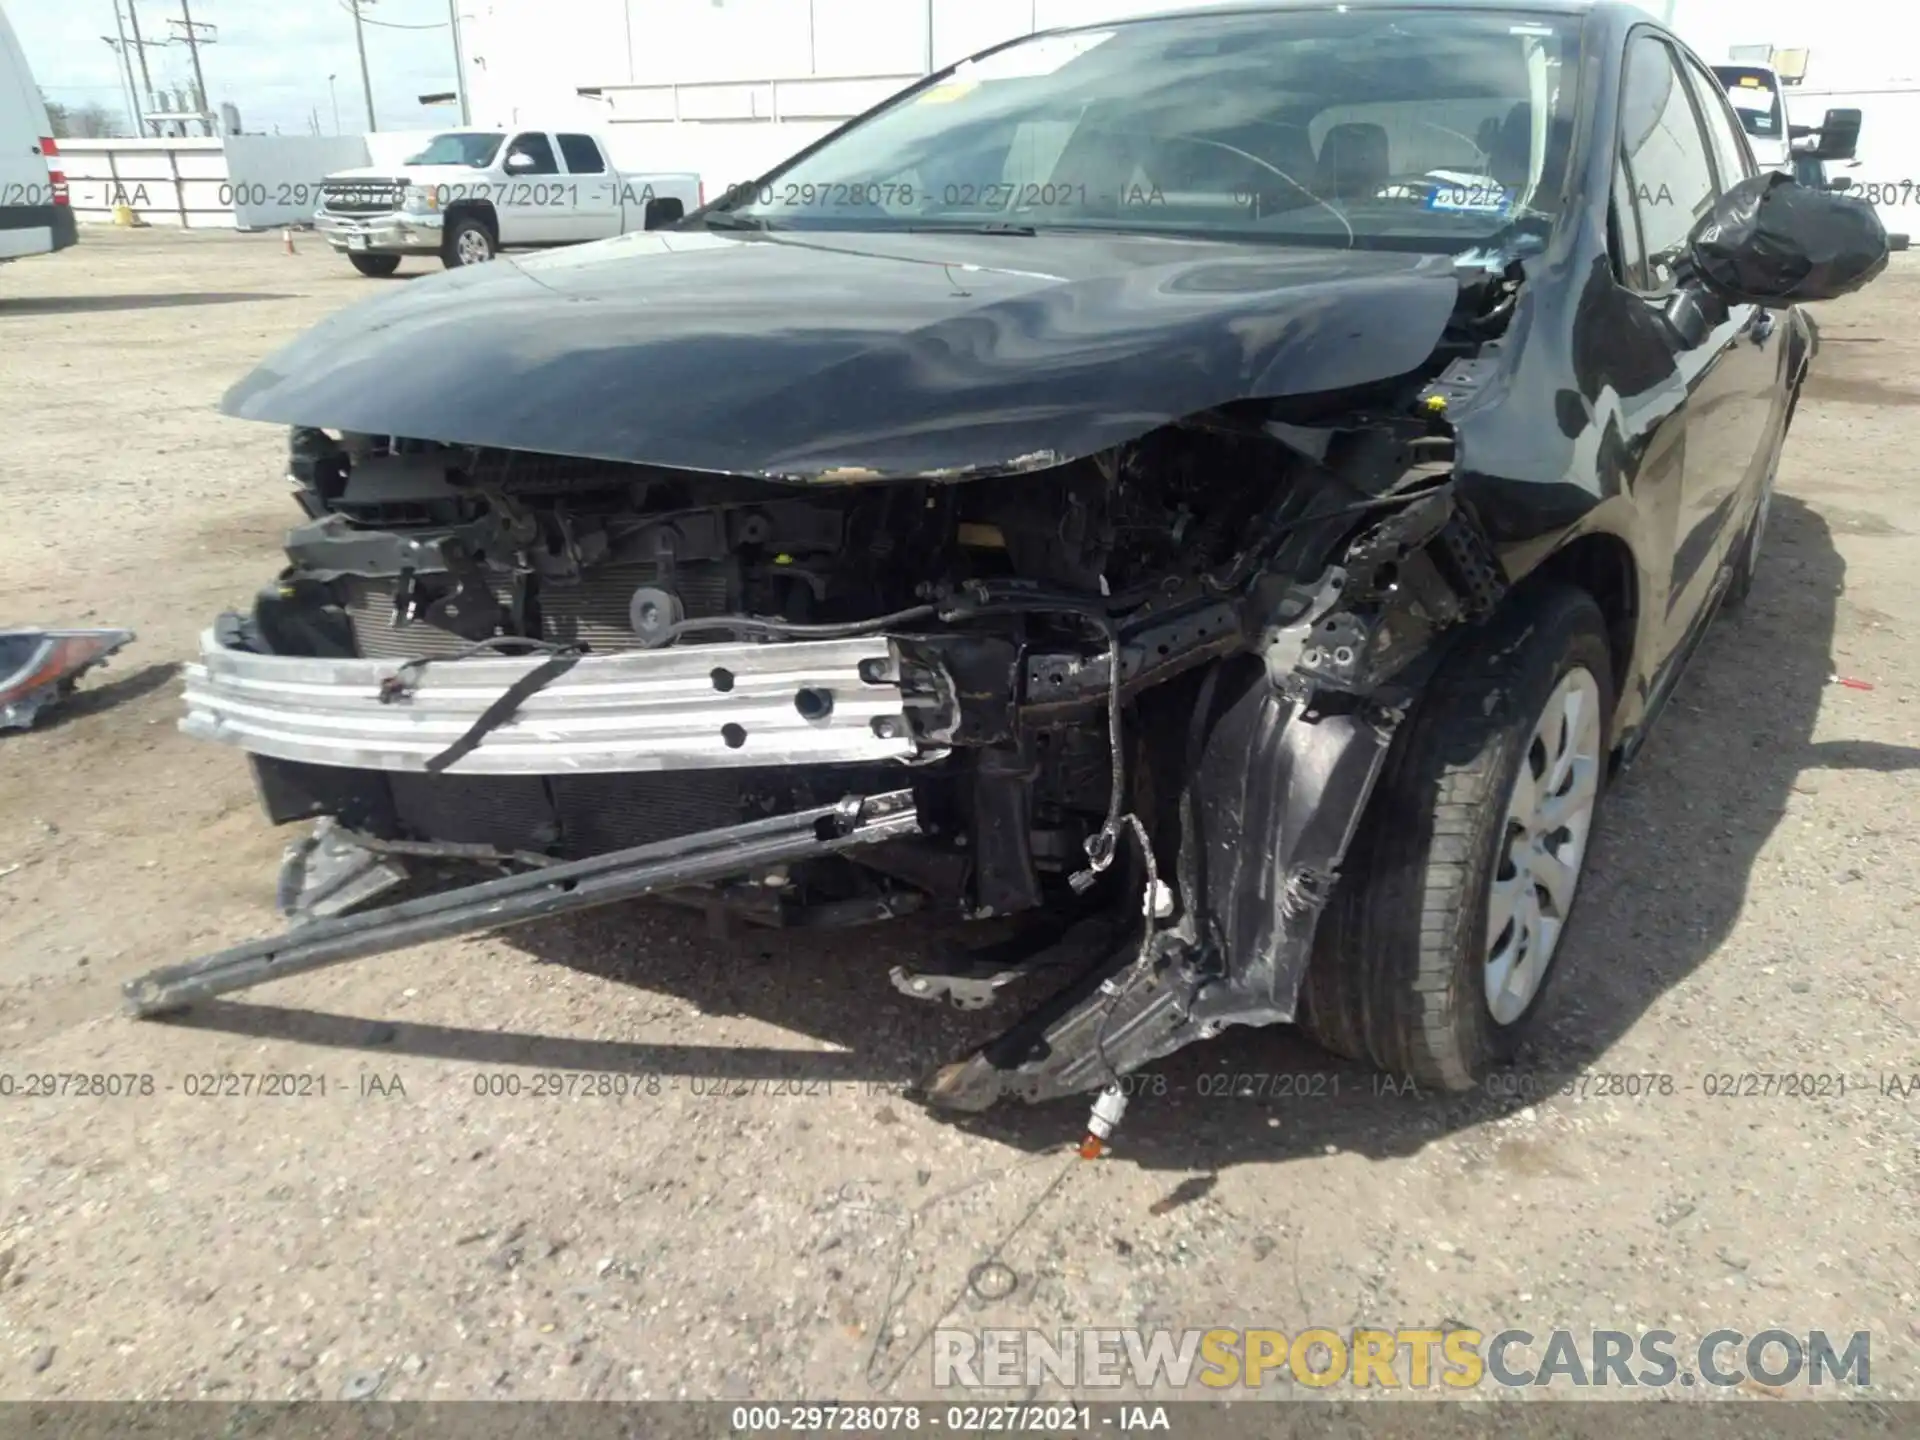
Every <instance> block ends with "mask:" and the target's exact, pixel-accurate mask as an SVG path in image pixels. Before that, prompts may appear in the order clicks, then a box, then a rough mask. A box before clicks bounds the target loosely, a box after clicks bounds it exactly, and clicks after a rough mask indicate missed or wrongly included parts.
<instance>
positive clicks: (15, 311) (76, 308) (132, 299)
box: [0, 290, 300, 320]
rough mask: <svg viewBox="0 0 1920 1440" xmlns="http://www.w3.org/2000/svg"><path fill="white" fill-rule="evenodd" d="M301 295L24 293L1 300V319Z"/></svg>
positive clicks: (198, 292) (191, 292)
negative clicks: (18, 316) (17, 316)
mask: <svg viewBox="0 0 1920 1440" xmlns="http://www.w3.org/2000/svg"><path fill="white" fill-rule="evenodd" d="M299 298H300V297H299V296H297V295H277V294H272V293H269V292H266V291H259V290H249V291H241V290H234V291H226V290H184V291H177V292H174V293H171V294H165V295H22V296H18V297H16V298H14V299H11V300H0V320H4V319H6V318H7V317H8V316H10V315H90V314H100V313H109V312H112V311H116V310H167V309H173V308H175V307H178V306H194V305H241V304H246V303H250V302H252V301H255V300H297V299H299Z"/></svg>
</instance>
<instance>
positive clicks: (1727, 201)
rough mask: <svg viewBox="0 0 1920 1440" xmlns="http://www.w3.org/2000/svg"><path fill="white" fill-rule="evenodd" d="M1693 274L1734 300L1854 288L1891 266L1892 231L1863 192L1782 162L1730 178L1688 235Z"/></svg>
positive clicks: (1833, 294) (1789, 298) (1764, 301)
mask: <svg viewBox="0 0 1920 1440" xmlns="http://www.w3.org/2000/svg"><path fill="white" fill-rule="evenodd" d="M1685 253H1686V261H1685V264H1686V269H1687V272H1688V274H1689V277H1690V278H1691V279H1693V280H1694V281H1696V282H1697V283H1698V284H1700V285H1702V286H1704V287H1705V288H1706V289H1708V290H1710V291H1712V292H1713V293H1714V294H1715V295H1717V296H1719V297H1720V298H1721V299H1722V300H1724V301H1726V302H1727V303H1728V304H1730V305H1769V306H1773V305H1794V304H1805V303H1808V302H1810V301H1815V300H1834V299H1837V298H1839V297H1840V296H1842V295H1851V294H1852V293H1853V292H1854V291H1856V290H1858V289H1859V288H1860V287H1861V286H1863V285H1865V284H1867V283H1868V282H1869V281H1871V280H1872V279H1874V278H1875V277H1876V276H1877V275H1879V274H1880V272H1881V271H1882V270H1885V269H1886V268H1887V232H1886V227H1885V226H1883V225H1882V224H1881V223H1880V216H1879V215H1878V214H1877V213H1876V212H1875V210H1874V208H1873V206H1871V205H1869V204H1868V203H1867V202H1866V201H1865V200H1862V199H1860V198H1859V197H1858V196H1853V195H1843V194H1840V193H1838V192H1835V191H1830V190H1823V189H1816V188H1814V187H1812V186H1809V185H1801V184H1797V183H1796V182H1795V181H1794V179H1793V177H1792V176H1790V175H1786V174H1783V173H1781V172H1779V171H1777V170H1769V171H1766V172H1765V173H1763V174H1760V175H1752V176H1749V177H1748V178H1747V179H1745V180H1742V181H1740V182H1739V183H1738V184H1736V185H1733V186H1731V187H1730V188H1729V189H1728V190H1727V191H1726V192H1725V193H1723V194H1722V195H1721V196H1720V198H1719V199H1718V200H1716V201H1715V202H1714V204H1713V208H1712V209H1711V210H1709V211H1708V212H1707V213H1706V214H1705V215H1704V216H1702V217H1701V219H1700V222H1699V223H1698V224H1697V225H1695V226H1694V227H1693V232H1692V234H1690V235H1689V236H1688V237H1687V245H1686V252H1685Z"/></svg>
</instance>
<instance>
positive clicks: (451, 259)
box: [440, 215, 500, 270]
mask: <svg viewBox="0 0 1920 1440" xmlns="http://www.w3.org/2000/svg"><path fill="white" fill-rule="evenodd" d="M499 253H500V242H499V240H498V239H496V238H495V236H494V233H493V227H492V226H491V225H489V224H487V222H486V221H485V220H482V219H480V218H479V217H478V216H475V215H462V216H460V217H459V218H458V219H455V220H450V221H448V222H447V229H446V233H445V234H444V235H443V236H442V237H441V240H440V263H441V264H442V265H445V266H446V267H447V269H449V270H457V269H459V268H460V267H461V266H463V265H479V264H483V263H484V262H486V261H488V260H491V259H493V257H494V256H495V255H497V254H499Z"/></svg>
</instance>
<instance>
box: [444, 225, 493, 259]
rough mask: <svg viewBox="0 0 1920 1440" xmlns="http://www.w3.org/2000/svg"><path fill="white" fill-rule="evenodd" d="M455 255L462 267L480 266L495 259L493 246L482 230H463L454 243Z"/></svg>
mask: <svg viewBox="0 0 1920 1440" xmlns="http://www.w3.org/2000/svg"><path fill="white" fill-rule="evenodd" d="M453 253H454V254H455V255H457V256H458V257H459V259H460V263H461V264H462V265H478V264H480V263H481V262H483V261H486V260H491V259H492V258H493V245H492V244H491V243H490V242H489V241H488V239H487V237H486V233H485V232H484V231H481V230H462V231H461V232H460V238H459V239H458V240H456V241H455V242H454V246H453Z"/></svg>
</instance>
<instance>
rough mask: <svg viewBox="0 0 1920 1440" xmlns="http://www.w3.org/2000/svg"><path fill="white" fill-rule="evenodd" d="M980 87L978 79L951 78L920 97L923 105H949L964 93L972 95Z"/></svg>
mask: <svg viewBox="0 0 1920 1440" xmlns="http://www.w3.org/2000/svg"><path fill="white" fill-rule="evenodd" d="M979 88H980V82H979V81H978V80H949V81H948V82H947V83H946V84H945V85H936V86H934V87H933V88H932V89H931V90H929V91H927V93H926V94H924V95H922V96H921V97H920V100H919V103H920V104H922V105H948V104H951V103H952V102H953V101H955V100H958V99H959V98H960V97H961V96H962V95H971V94H972V93H973V92H974V91H975V90H978V89H979Z"/></svg>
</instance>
